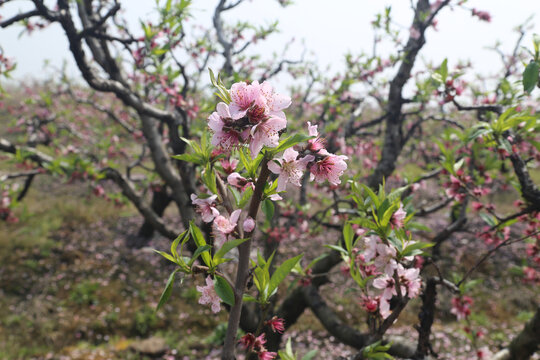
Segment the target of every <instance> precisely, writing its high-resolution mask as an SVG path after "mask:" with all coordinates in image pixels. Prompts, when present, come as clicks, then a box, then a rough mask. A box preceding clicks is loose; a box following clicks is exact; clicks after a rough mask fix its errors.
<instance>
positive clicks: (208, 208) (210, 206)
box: [191, 194, 219, 222]
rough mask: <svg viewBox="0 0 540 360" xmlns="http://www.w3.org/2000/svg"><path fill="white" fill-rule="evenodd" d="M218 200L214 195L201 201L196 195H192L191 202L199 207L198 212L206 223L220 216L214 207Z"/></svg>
mask: <svg viewBox="0 0 540 360" xmlns="http://www.w3.org/2000/svg"><path fill="white" fill-rule="evenodd" d="M216 199H217V195H212V196H210V197H208V198H206V199H200V198H198V197H197V195H195V194H191V202H192V203H193V205H195V206H197V212H198V213H199V214H201V217H202V220H203V221H204V222H211V221H212V220H214V218H215V217H216V216H218V215H219V211H218V210H217V209H216V208H215V207H214V202H215V201H216Z"/></svg>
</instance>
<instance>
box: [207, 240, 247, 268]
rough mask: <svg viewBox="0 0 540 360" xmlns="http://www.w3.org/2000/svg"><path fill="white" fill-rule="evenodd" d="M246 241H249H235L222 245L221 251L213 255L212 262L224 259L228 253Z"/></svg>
mask: <svg viewBox="0 0 540 360" xmlns="http://www.w3.org/2000/svg"><path fill="white" fill-rule="evenodd" d="M247 240H249V239H235V240H230V241H226V242H225V243H224V244H223V246H222V247H221V249H219V250H218V251H217V252H216V253H215V255H214V262H215V261H216V260H218V259H221V258H222V257H224V256H225V255H226V254H227V253H228V252H229V251H231V250H232V249H234V248H235V247H237V246H239V245H240V244H242V243H244V242H246V241H247Z"/></svg>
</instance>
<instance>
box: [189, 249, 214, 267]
mask: <svg viewBox="0 0 540 360" xmlns="http://www.w3.org/2000/svg"><path fill="white" fill-rule="evenodd" d="M211 248H212V246H210V245H208V244H206V245H203V246H199V247H198V248H197V250H195V252H194V253H193V256H192V257H191V259H190V260H189V262H188V266H189V267H191V265H193V263H194V262H195V260H197V258H198V257H199V255H201V254H202V253H204V252H206V251H208V250H210V249H211Z"/></svg>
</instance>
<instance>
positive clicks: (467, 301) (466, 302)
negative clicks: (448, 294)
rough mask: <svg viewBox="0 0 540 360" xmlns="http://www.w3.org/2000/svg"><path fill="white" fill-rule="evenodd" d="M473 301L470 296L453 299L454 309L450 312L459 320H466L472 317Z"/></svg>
mask: <svg viewBox="0 0 540 360" xmlns="http://www.w3.org/2000/svg"><path fill="white" fill-rule="evenodd" d="M472 304H473V299H471V298H470V297H468V296H463V297H455V298H452V309H451V310H450V312H451V313H452V314H454V315H456V317H457V319H458V320H462V319H465V318H466V317H468V316H469V315H471V306H472Z"/></svg>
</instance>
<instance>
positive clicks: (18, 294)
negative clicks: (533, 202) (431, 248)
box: [0, 174, 540, 360]
mask: <svg viewBox="0 0 540 360" xmlns="http://www.w3.org/2000/svg"><path fill="white" fill-rule="evenodd" d="M536 175H538V174H536ZM428 188H429V187H426V188H425V189H423V190H420V191H418V193H417V196H421V197H422V196H425V197H429V196H430V194H429V193H428V190H426V189H428ZM512 198H516V197H515V196H513V195H512V194H508V193H506V194H505V195H497V196H496V197H495V198H494V201H495V202H496V203H508V202H510V203H511V200H510V199H512ZM171 212H172V210H171ZM16 215H17V216H18V217H19V220H20V221H19V222H18V223H15V224H9V223H5V222H2V223H0V264H1V266H0V358H1V359H7V360H10V359H146V358H149V357H150V355H149V354H148V353H149V352H151V349H149V347H151V346H155V347H156V349H155V351H156V354H157V355H156V356H157V358H162V359H204V358H208V359H216V358H218V356H219V352H220V344H221V341H222V340H223V337H224V334H225V331H224V327H225V324H226V311H225V310H224V309H222V311H221V312H220V313H219V314H217V315H214V314H213V313H212V312H211V310H210V308H209V307H205V306H201V305H199V304H198V303H197V300H198V296H199V294H198V292H197V291H196V290H195V286H194V285H196V284H199V283H198V282H197V283H195V281H200V279H191V278H186V279H185V280H184V284H183V285H182V286H180V285H178V284H176V285H175V287H174V292H173V295H172V297H171V299H170V300H169V301H168V302H167V304H166V305H165V306H164V307H163V309H162V310H160V311H158V312H157V313H156V312H155V310H154V309H155V307H156V304H157V301H158V300H159V297H160V293H161V291H162V289H163V287H164V285H165V281H166V279H167V277H168V274H169V273H170V272H171V271H172V270H173V269H174V267H173V266H171V264H170V263H168V262H167V261H166V260H164V259H163V258H162V257H161V256H159V255H157V254H155V253H154V252H153V251H152V250H151V248H155V249H160V250H167V249H168V247H169V244H170V242H169V240H167V239H165V238H162V237H160V236H158V235H156V236H155V237H154V239H153V240H152V242H151V243H150V246H149V247H145V248H143V249H139V250H135V249H129V248H127V247H126V246H125V242H126V239H127V238H128V237H129V236H131V235H132V234H134V233H136V230H137V229H138V227H139V226H140V224H141V221H142V219H141V218H140V216H139V215H137V213H136V211H135V209H133V208H132V207H131V205H123V206H120V207H119V206H117V205H115V204H114V203H113V202H111V201H106V200H104V199H102V198H98V197H96V196H94V195H93V194H92V192H91V189H90V188H89V187H88V186H87V185H85V184H83V183H78V182H74V183H71V184H69V185H66V184H63V183H61V182H58V181H56V180H55V179H54V178H50V177H46V176H38V178H37V180H36V184H35V185H34V186H33V187H32V188H31V189H30V192H29V194H28V195H27V197H26V198H25V200H24V203H23V204H22V205H21V206H19V207H18V208H17V210H16ZM173 215H174V214H172V213H171V216H169V221H170V219H172V218H173ZM440 217H441V216H439V217H438V218H439V220H437V217H433V218H432V219H424V220H426V223H427V225H428V226H431V227H432V228H434V229H437V228H438V227H439V226H442V225H440V224H439V223H438V222H440V223H441V224H442V223H443V220H442V219H440ZM478 226H482V225H481V224H478ZM326 234H327V233H326ZM294 236H295V238H294V239H292V238H286V239H284V240H282V241H283V243H282V245H283V246H285V247H286V248H289V249H290V250H291V251H292V252H295V251H298V250H299V249H301V248H303V249H309V250H308V253H306V254H305V257H306V258H307V259H312V258H314V257H315V256H317V255H318V254H319V253H320V250H321V249H320V246H322V245H321V244H322V243H323V236H324V235H323V233H320V234H319V235H318V236H315V237H313V236H307V235H305V234H298V235H294ZM471 237H473V235H472V234H463V233H461V234H458V235H456V236H454V237H453V238H452V240H451V241H449V242H447V243H445V245H444V249H443V251H442V254H443V256H445V257H447V258H448V261H446V263H447V264H448V265H447V266H452V265H451V264H454V263H457V264H459V265H457V266H458V267H456V268H453V269H451V270H453V271H456V272H458V273H461V274H462V273H463V271H464V270H466V269H468V268H469V267H470V266H472V265H473V264H474V262H475V261H476V260H477V259H478V257H479V256H480V255H481V254H483V253H484V252H485V251H486V247H485V245H483V243H482V242H479V241H470V239H471ZM293 240H294V241H293ZM523 251H525V250H524V245H519V244H517V245H514V246H512V247H509V248H503V249H502V250H500V251H499V252H498V253H497V254H496V255H495V256H494V257H492V258H491V259H490V260H489V261H488V262H487V263H485V264H484V265H483V266H482V267H481V268H480V270H479V272H477V273H476V274H475V275H474V276H473V277H474V278H475V279H480V280H482V282H481V283H480V284H479V285H478V286H476V287H475V288H474V289H473V290H472V292H471V293H470V295H471V296H472V297H473V298H474V304H473V307H472V310H473V311H472V315H471V317H470V319H471V327H472V328H473V330H474V331H482V332H483V333H484V334H485V335H484V336H483V337H482V338H480V339H479V346H486V345H487V346H488V347H489V349H490V350H491V351H493V352H495V351H496V350H498V349H499V348H500V347H502V346H503V345H505V344H507V343H508V342H509V340H510V339H511V337H512V336H513V335H514V334H516V333H518V332H519V331H520V330H521V328H522V326H523V324H524V322H525V321H526V320H527V319H529V318H530V317H531V316H532V315H533V312H534V306H535V304H534V301H533V299H537V298H538V297H539V296H540V289H539V288H538V287H535V286H530V285H527V284H525V283H523V281H522V276H521V275H508V274H512V271H513V269H514V268H515V267H516V266H518V265H520V263H519V261H520V256H521V255H520V254H522V252H523ZM284 253H287V251H284ZM456 259H457V261H456ZM450 260H452V261H450ZM449 270H450V269H446V271H449ZM499 275H500V277H501V278H505V281H504V282H503V281H501V280H500V278H499ZM503 275H504V276H503ZM332 276H333V277H335V280H336V281H334V282H333V284H335V285H333V286H332V287H330V286H327V287H324V289H323V291H322V293H323V295H324V296H325V297H326V298H327V299H329V301H330V302H333V303H334V304H336V305H337V308H336V310H337V311H338V314H339V315H340V316H343V317H344V316H345V314H348V317H349V319H347V322H348V323H349V324H356V326H357V327H359V328H364V327H365V324H364V320H365V319H364V316H365V313H364V312H363V311H361V309H360V307H359V301H356V300H359V299H356V297H355V296H354V294H351V293H349V292H348V291H349V290H348V289H349V288H350V287H351V286H350V285H351V284H350V282H351V281H352V280H350V279H347V278H346V277H345V276H343V275H342V274H341V272H340V270H339V269H335V270H334V272H333V274H332ZM290 280H292V277H291V279H290ZM199 285H200V284H199ZM285 289H286V287H284V289H283V291H286V290H285ZM440 292H442V294H441V295H440V296H439V297H438V300H439V301H438V306H437V309H438V311H439V312H440V314H439V315H438V316H436V319H437V320H436V322H435V324H434V334H433V340H434V345H435V351H438V352H440V353H441V354H442V356H441V357H440V358H442V359H468V358H475V356H474V352H473V351H472V349H471V345H470V341H469V340H467V338H466V332H465V331H464V330H465V327H466V326H467V325H466V324H465V323H464V322H457V321H456V319H455V317H454V315H452V314H451V313H450V299H451V297H452V296H451V294H449V293H445V290H440ZM418 309H419V300H418V299H417V300H415V302H414V303H413V306H410V307H409V308H407V310H406V311H405V312H404V313H403V314H402V315H401V316H400V318H399V320H398V323H397V324H396V326H395V327H393V328H392V330H391V331H390V333H392V334H401V335H404V336H406V337H407V338H409V339H410V342H411V344H414V343H415V341H416V334H415V333H411V332H410V329H411V327H410V325H413V324H415V323H417V321H418V318H417V312H418ZM439 319H440V320H439ZM289 337H291V338H292V340H293V349H295V350H297V351H299V352H300V353H306V352H307V351H309V350H311V349H317V350H319V352H318V354H317V356H316V359H336V358H337V357H338V356H339V355H350V354H353V353H354V349H351V348H348V347H346V346H344V345H340V344H338V342H337V341H334V339H333V338H332V337H331V336H329V335H328V334H327V333H326V332H325V330H324V328H323V327H322V326H321V325H320V324H319V323H318V321H317V319H316V318H315V317H314V316H313V315H312V314H311V312H310V311H307V312H305V313H304V314H303V315H302V319H301V321H299V322H298V323H297V324H296V325H294V327H293V328H292V331H290V332H287V334H286V338H289ZM148 338H151V339H152V340H151V341H150V342H148V341H146V342H143V340H144V339H148ZM141 351H142V353H141ZM145 352H148V353H147V354H146V355H145V354H144V353H145ZM536 358H540V357H539V356H538V355H537V356H536Z"/></svg>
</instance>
